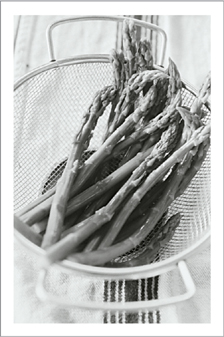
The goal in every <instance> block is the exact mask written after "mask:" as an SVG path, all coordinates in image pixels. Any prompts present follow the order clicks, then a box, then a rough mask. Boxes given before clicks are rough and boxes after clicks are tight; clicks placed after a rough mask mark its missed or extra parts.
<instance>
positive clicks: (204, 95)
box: [190, 72, 211, 119]
mask: <svg viewBox="0 0 224 337" xmlns="http://www.w3.org/2000/svg"><path fill="white" fill-rule="evenodd" d="M210 95H211V72H209V73H208V74H207V76H206V78H205V80H204V82H203V84H202V86H201V88H200V90H199V95H198V97H196V98H195V100H194V102H193V104H192V105H191V108H190V111H191V112H192V113H194V114H197V115H198V116H199V118H200V119H201V118H202V117H203V111H202V105H203V104H205V103H206V102H207V101H208V98H209V96H210Z"/></svg>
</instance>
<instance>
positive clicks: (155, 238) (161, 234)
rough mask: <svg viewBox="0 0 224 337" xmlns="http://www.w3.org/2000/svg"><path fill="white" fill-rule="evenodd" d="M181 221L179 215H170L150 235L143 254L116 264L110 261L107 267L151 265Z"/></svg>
mask: <svg viewBox="0 0 224 337" xmlns="http://www.w3.org/2000/svg"><path fill="white" fill-rule="evenodd" d="M180 220H181V214H180V213H176V214H174V215H172V216H171V217H170V218H169V219H168V220H167V221H166V222H165V224H163V223H162V226H160V227H159V229H158V230H156V231H155V232H154V234H153V235H152V237H151V239H150V241H149V243H148V245H147V246H146V249H145V250H144V252H143V253H141V254H140V255H139V256H138V257H137V258H132V259H130V260H128V261H124V262H122V261H121V262H120V259H119V261H118V262H116V259H115V260H114V261H111V262H110V263H109V266H111V267H114V266H116V267H134V266H140V265H145V264H149V263H151V262H152V261H153V260H154V259H155V257H156V256H157V254H158V253H159V251H160V249H161V248H162V247H164V246H165V245H166V244H167V243H168V242H169V241H170V240H171V239H172V237H173V236H174V233H175V230H176V228H177V227H178V226H179V224H180Z"/></svg>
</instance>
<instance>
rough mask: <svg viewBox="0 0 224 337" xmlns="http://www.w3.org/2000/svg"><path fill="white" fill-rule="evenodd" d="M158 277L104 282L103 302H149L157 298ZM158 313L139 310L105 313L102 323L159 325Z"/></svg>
mask: <svg viewBox="0 0 224 337" xmlns="http://www.w3.org/2000/svg"><path fill="white" fill-rule="evenodd" d="M158 281H159V278H158V277H152V278H144V279H139V280H119V281H105V282H104V301H105V302H134V301H149V300H152V299H157V298H158ZM159 322H160V314H159V311H156V310H155V311H153V312H150V311H148V310H144V311H142V310H139V311H138V312H136V313H132V312H131V313H129V312H122V311H120V312H115V313H111V312H107V313H105V315H104V323H107V324H108V323H116V324H118V323H120V324H128V323H159Z"/></svg>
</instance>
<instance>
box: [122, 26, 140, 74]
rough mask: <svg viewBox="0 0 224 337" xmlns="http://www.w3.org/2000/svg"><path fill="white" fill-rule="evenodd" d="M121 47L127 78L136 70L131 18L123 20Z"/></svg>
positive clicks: (133, 32)
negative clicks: (125, 60) (125, 61)
mask: <svg viewBox="0 0 224 337" xmlns="http://www.w3.org/2000/svg"><path fill="white" fill-rule="evenodd" d="M123 47H124V54H125V57H126V58H127V70H126V72H127V75H126V78H127V79H128V78H130V77H131V76H132V75H133V74H134V73H135V72H136V62H135V61H136V51H137V46H136V26H135V25H134V22H133V20H124V22H123Z"/></svg>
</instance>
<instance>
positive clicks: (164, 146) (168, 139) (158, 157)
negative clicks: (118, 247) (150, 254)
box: [64, 118, 180, 240]
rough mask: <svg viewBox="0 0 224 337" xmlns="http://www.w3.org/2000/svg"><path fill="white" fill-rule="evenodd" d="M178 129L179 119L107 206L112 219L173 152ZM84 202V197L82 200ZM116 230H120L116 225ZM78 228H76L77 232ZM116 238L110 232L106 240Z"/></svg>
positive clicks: (177, 138)
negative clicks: (119, 208)
mask: <svg viewBox="0 0 224 337" xmlns="http://www.w3.org/2000/svg"><path fill="white" fill-rule="evenodd" d="M178 127H180V124H179V120H178V118H177V119H176V121H175V122H173V123H172V124H170V126H169V127H168V129H167V130H165V131H164V133H163V135H162V137H161V140H160V141H159V142H158V143H157V144H156V145H155V147H154V148H153V149H152V151H151V153H150V154H149V156H147V157H146V158H145V160H144V161H142V163H141V164H140V166H139V167H137V168H136V169H135V170H134V171H133V173H132V175H131V176H130V178H129V179H128V180H127V181H126V183H125V184H124V185H123V186H122V187H121V189H120V190H119V191H118V193H117V194H116V195H115V196H114V197H113V198H112V199H111V201H110V202H109V203H108V204H107V206H106V210H105V211H106V212H108V214H110V216H111V217H112V216H113V214H114V212H115V210H116V209H117V207H118V206H119V205H120V202H121V200H122V199H124V198H125V197H126V196H127V195H128V194H129V193H130V191H131V190H132V189H133V188H135V187H136V186H138V184H139V183H140V182H141V181H143V180H144V179H145V176H146V173H147V172H150V171H151V170H152V169H153V168H155V167H156V166H158V165H159V163H161V162H162V161H163V160H164V157H166V156H168V154H169V153H170V152H171V151H172V149H173V148H174V147H175V146H176V144H177V142H178V140H179V133H178V132H177V130H178ZM81 199H82V200H83V196H82V198H81ZM115 226H116V229H118V226H117V224H116V223H115ZM76 228H77V227H75V230H76ZM111 231H112V232H113V234H115V233H117V232H116V230H115V229H114V227H113V226H112V229H111ZM71 232H73V228H70V229H68V230H67V231H66V232H65V233H64V235H65V234H66V235H67V234H68V233H71ZM112 239H114V236H113V235H112V234H111V232H110V231H109V233H108V238H107V239H106V240H112Z"/></svg>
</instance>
